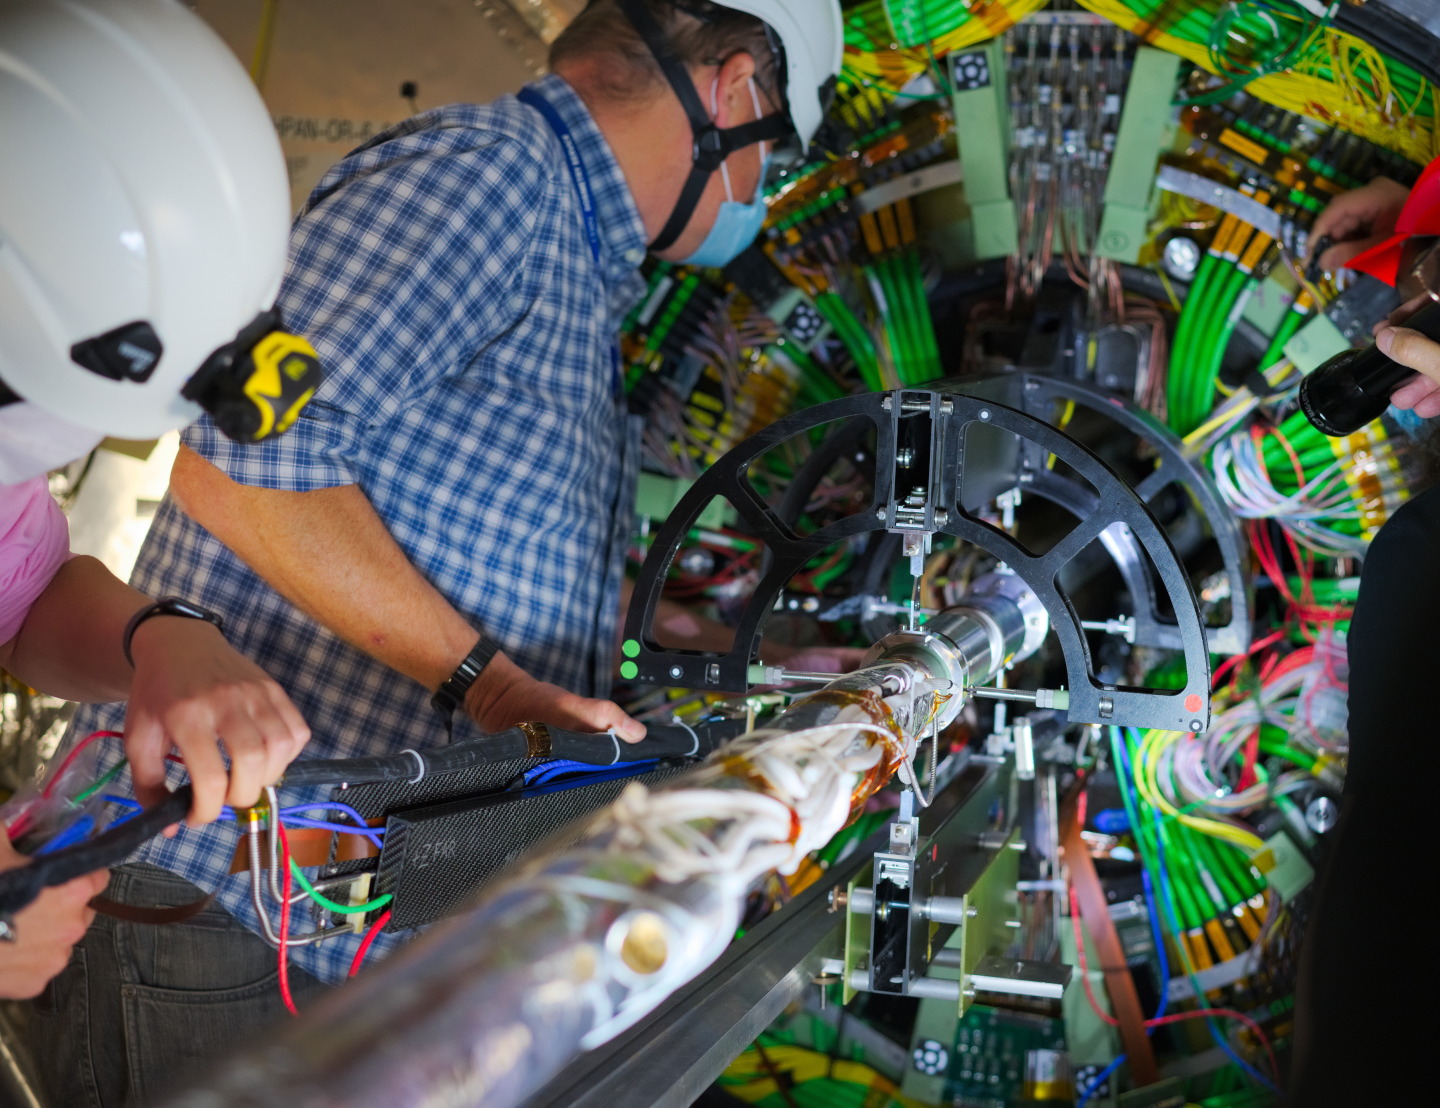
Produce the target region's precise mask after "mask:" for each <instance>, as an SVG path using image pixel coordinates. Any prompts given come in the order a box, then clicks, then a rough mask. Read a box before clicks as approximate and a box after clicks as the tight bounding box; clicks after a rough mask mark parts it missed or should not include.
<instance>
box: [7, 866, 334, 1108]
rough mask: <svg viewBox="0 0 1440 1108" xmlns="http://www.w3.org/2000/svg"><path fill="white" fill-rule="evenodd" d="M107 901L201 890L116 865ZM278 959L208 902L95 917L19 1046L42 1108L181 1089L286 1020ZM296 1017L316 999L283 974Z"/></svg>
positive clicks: (139, 1099) (142, 1099) (179, 900)
mask: <svg viewBox="0 0 1440 1108" xmlns="http://www.w3.org/2000/svg"><path fill="white" fill-rule="evenodd" d="M107 891H108V894H109V895H110V896H111V897H112V898H114V899H115V900H119V901H123V902H124V903H127V904H136V905H147V906H159V905H167V906H173V905H180V904H189V903H192V902H193V901H196V900H199V899H200V898H201V897H202V896H204V895H205V894H204V892H203V891H202V890H200V889H197V888H196V887H195V886H194V885H192V884H190V883H189V882H188V881H186V880H184V879H183V878H181V877H177V876H176V875H175V874H173V873H169V872H167V871H165V870H162V869H158V868H156V867H154V866H148V865H142V864H134V865H125V866H120V867H118V868H117V869H116V870H114V871H113V873H112V874H111V877H110V887H109V889H108V890H107ZM276 959H277V956H276V952H275V951H274V950H272V949H271V948H270V947H269V946H268V945H266V943H265V942H264V941H263V940H262V939H261V938H260V937H259V936H258V935H255V934H253V933H252V932H250V931H249V930H247V929H246V928H245V927H244V926H243V925H242V924H240V923H239V922H238V921H237V920H235V919H234V917H232V916H231V915H230V914H229V913H228V912H226V911H224V910H223V909H222V908H219V907H217V906H215V905H213V904H212V905H211V906H210V907H209V908H207V909H206V910H205V911H203V912H201V913H200V914H199V915H197V916H194V917H192V918H191V919H188V920H186V921H184V922H183V923H172V924H165V925H161V926H157V925H155V924H141V923H126V922H124V921H121V920H117V919H111V918H109V917H107V916H101V917H99V918H97V919H96V921H95V923H94V925H93V926H91V928H90V931H89V933H88V934H87V935H86V936H85V939H84V940H83V941H82V942H81V943H80V945H79V946H77V947H76V948H75V953H74V956H73V957H72V958H71V960H70V964H69V965H68V966H67V967H66V968H65V969H64V970H63V971H62V972H61V974H60V976H58V977H57V978H55V980H54V981H52V982H51V983H50V984H49V985H48V986H47V987H46V989H45V991H44V992H43V993H41V994H40V996H39V997H37V998H36V999H35V1000H34V1002H33V1003H32V1012H31V1018H30V1033H29V1034H30V1040H31V1041H30V1047H31V1051H32V1053H33V1054H34V1057H35V1066H36V1070H37V1071H38V1077H39V1080H40V1084H41V1088H42V1090H43V1092H44V1094H45V1096H46V1100H47V1103H48V1105H49V1108H138V1106H140V1105H145V1104H149V1103H152V1102H153V1101H154V1100H155V1099H156V1098H157V1097H159V1096H162V1095H164V1094H165V1093H167V1092H169V1091H172V1090H174V1089H175V1088H176V1087H177V1086H183V1083H184V1081H185V1078H186V1076H187V1073H188V1071H189V1070H191V1068H192V1067H203V1066H206V1065H207V1064H208V1063H213V1062H214V1061H216V1060H218V1059H221V1058H224V1057H225V1056H227V1055H229V1054H231V1053H233V1052H235V1051H236V1050H239V1049H241V1048H242V1047H245V1046H247V1045H248V1044H250V1043H252V1042H253V1041H254V1040H255V1038H256V1036H257V1035H258V1034H260V1033H262V1032H263V1031H265V1030H267V1029H268V1028H270V1027H271V1025H273V1024H275V1023H277V1022H279V1021H281V1020H285V1019H288V1018H289V1017H288V1016H287V1015H286V1012H285V1007H284V1004H283V1003H282V1001H281V999H280V990H279V987H278V985H277V976H278V973H277V960H276ZM289 976H290V988H291V992H292V994H293V995H294V998H295V1003H296V1006H297V1007H299V1008H300V1009H302V1010H303V1009H304V1007H305V1002H306V1000H314V999H315V998H316V997H317V996H318V995H319V994H321V993H323V992H325V991H327V990H326V987H325V986H324V985H322V984H321V983H320V982H319V981H317V980H315V978H313V977H311V976H310V975H309V974H308V973H306V972H304V971H303V970H301V969H298V968H295V967H291V969H290V973H289Z"/></svg>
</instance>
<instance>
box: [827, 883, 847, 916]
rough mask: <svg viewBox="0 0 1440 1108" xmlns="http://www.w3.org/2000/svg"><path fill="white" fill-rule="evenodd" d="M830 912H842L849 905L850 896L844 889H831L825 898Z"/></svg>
mask: <svg viewBox="0 0 1440 1108" xmlns="http://www.w3.org/2000/svg"><path fill="white" fill-rule="evenodd" d="M825 902H826V904H828V905H829V908H830V911H832V912H843V911H844V910H845V909H846V908H847V907H848V906H849V904H850V894H849V892H847V891H846V890H845V889H831V890H830V895H829V896H827V897H826V898H825Z"/></svg>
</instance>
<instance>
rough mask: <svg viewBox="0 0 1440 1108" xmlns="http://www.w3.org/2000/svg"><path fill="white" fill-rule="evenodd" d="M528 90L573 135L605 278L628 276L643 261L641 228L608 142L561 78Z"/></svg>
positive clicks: (548, 78) (549, 78)
mask: <svg viewBox="0 0 1440 1108" xmlns="http://www.w3.org/2000/svg"><path fill="white" fill-rule="evenodd" d="M531 87H532V88H534V89H535V91H536V92H538V93H540V95H541V96H543V97H545V99H546V100H548V101H549V102H550V104H551V106H552V107H553V108H554V109H555V111H556V112H557V113H558V114H559V116H560V119H561V120H562V121H563V122H564V124H565V126H566V127H568V128H569V129H570V133H571V134H572V135H573V136H574V139H575V146H576V148H577V149H578V150H579V151H580V160H581V161H582V162H583V163H584V164H585V171H586V173H587V174H588V175H589V178H590V188H591V190H592V191H593V192H594V194H595V211H596V214H597V215H598V216H599V220H600V240H601V253H602V257H603V258H604V261H605V269H606V275H607V277H609V278H610V279H612V280H618V279H623V278H624V277H627V276H630V275H632V274H633V273H634V272H635V270H636V269H637V268H638V267H639V265H640V263H641V262H642V261H644V260H645V244H646V238H645V225H644V224H643V223H642V222H641V221H640V210H639V209H638V208H636V206H635V198H634V197H633V196H631V195H630V186H629V185H628V184H627V183H626V181H625V174H624V173H623V172H622V171H621V169H620V163H619V162H618V161H616V160H615V154H614V152H613V151H612V150H611V149H610V144H609V142H607V141H606V139H605V135H604V134H603V133H602V132H601V130H600V128H599V127H597V126H596V125H595V120H594V119H593V118H592V117H591V115H590V112H589V109H587V108H586V107H585V102H584V101H583V100H581V99H580V97H579V96H578V95H577V94H576V92H575V90H574V89H573V88H571V87H570V85H569V84H567V83H566V82H565V80H564V79H563V78H560V77H557V76H556V75H555V74H553V73H552V74H549V75H548V76H545V77H542V78H540V80H538V81H536V82H534V84H533V85H531ZM546 130H547V131H548V130H549V128H548V127H547V128H546Z"/></svg>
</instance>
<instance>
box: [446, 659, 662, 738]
mask: <svg viewBox="0 0 1440 1108" xmlns="http://www.w3.org/2000/svg"><path fill="white" fill-rule="evenodd" d="M465 711H466V712H467V713H469V716H470V718H471V719H473V720H474V721H475V722H476V723H477V724H478V725H479V726H480V728H481V729H482V730H484V731H486V732H488V733H490V734H494V733H495V732H497V731H503V730H505V729H506V728H507V727H514V726H515V725H516V724H517V723H548V724H552V725H554V726H555V727H564V728H566V729H567V730H570V731H594V732H601V731H611V730H613V731H614V732H615V734H616V735H617V736H619V737H620V738H621V739H623V740H624V741H625V742H627V743H635V742H639V741H640V740H641V739H643V738H644V737H645V725H644V724H643V723H641V722H640V721H639V720H637V719H631V718H630V717H629V716H627V715H626V714H625V713H624V712H623V711H622V710H621V708H620V706H619V705H618V704H616V703H614V702H613V701H609V700H594V699H592V698H590V697H586V696H576V695H575V694H574V693H572V692H566V691H565V690H564V689H562V688H560V687H559V686H558V685H552V684H550V683H549V682H546V681H537V680H536V679H535V678H533V677H531V676H530V675H529V674H528V673H526V672H525V671H524V670H523V669H521V668H520V667H519V666H517V665H516V664H515V663H514V662H512V661H511V660H510V659H509V658H507V657H506V656H505V655H504V654H496V655H495V657H493V658H491V659H490V663H489V665H487V666H486V667H485V669H484V670H483V671H482V672H481V674H480V676H479V677H478V678H476V680H475V683H474V684H473V685H471V686H470V689H469V691H468V692H466V694H465Z"/></svg>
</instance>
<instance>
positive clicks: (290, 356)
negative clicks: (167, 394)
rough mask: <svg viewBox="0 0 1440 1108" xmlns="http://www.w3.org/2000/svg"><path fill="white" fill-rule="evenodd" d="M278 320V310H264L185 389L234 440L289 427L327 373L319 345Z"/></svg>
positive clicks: (254, 439) (263, 436) (269, 435)
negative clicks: (285, 329) (317, 349)
mask: <svg viewBox="0 0 1440 1108" xmlns="http://www.w3.org/2000/svg"><path fill="white" fill-rule="evenodd" d="M280 325H281V320H280V313H279V311H278V310H276V309H274V308H272V309H270V310H269V311H267V312H262V313H260V315H258V316H256V317H255V319H254V320H253V321H252V322H251V323H250V324H249V325H248V326H247V327H246V328H245V329H244V330H243V331H241V332H240V334H239V335H238V336H237V337H236V339H235V341H234V342H230V343H226V344H225V345H224V346H222V347H220V348H219V349H218V350H216V351H215V353H213V354H211V355H210V357H209V358H207V359H206V360H205V364H204V365H203V366H201V367H200V370H199V372H197V373H196V374H195V376H194V377H192V378H190V380H189V381H187V382H186V384H185V388H184V389H182V390H181V392H182V395H184V396H185V398H186V399H187V400H193V401H195V403H197V404H199V405H200V406H201V407H202V408H204V409H205V411H207V412H208V413H209V414H210V416H211V418H212V419H214V420H215V426H217V427H218V428H220V430H221V431H222V432H223V433H224V434H225V435H227V436H228V437H229V438H232V439H234V440H235V441H236V442H239V443H253V442H260V441H262V440H264V439H268V438H272V437H273V436H275V435H278V434H281V433H282V432H284V431H286V430H288V429H289V427H290V426H291V424H293V423H294V422H295V419H296V417H297V416H299V414H300V410H301V409H302V408H303V407H305V404H306V403H307V402H308V401H309V400H310V398H311V397H312V396H314V395H315V390H316V389H317V388H319V387H320V382H321V381H322V380H323V379H324V373H323V372H322V371H321V369H320V358H319V356H318V355H317V354H316V353H315V348H314V347H313V346H311V345H310V344H309V343H308V342H306V341H305V340H304V339H303V338H301V337H300V336H299V335H293V334H291V333H290V332H288V331H283V330H280Z"/></svg>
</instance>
